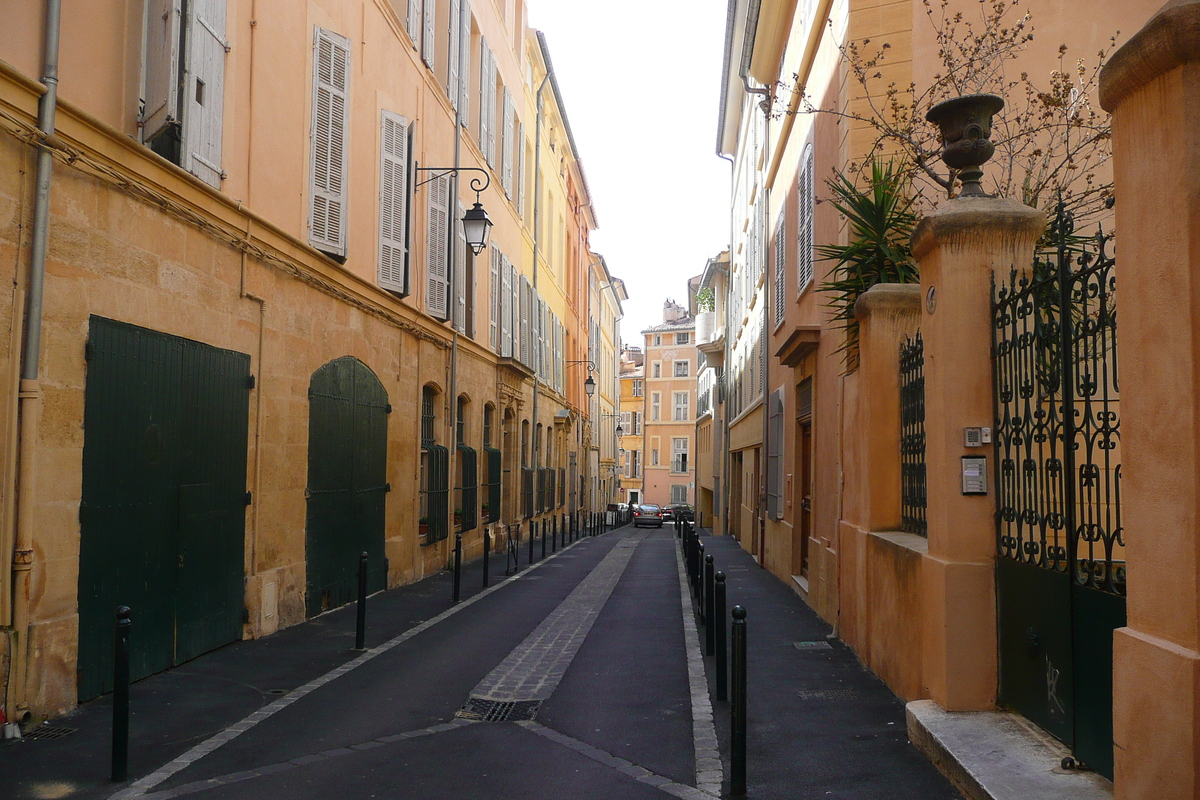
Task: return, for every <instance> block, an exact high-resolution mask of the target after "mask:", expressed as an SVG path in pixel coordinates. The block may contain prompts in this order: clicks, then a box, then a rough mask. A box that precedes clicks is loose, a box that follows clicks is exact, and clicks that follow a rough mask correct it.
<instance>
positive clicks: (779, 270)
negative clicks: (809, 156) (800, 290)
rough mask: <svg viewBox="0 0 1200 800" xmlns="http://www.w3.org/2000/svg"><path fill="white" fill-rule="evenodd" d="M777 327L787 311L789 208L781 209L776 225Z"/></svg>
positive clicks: (775, 278)
mask: <svg viewBox="0 0 1200 800" xmlns="http://www.w3.org/2000/svg"><path fill="white" fill-rule="evenodd" d="M771 279H772V280H773V281H774V282H775V300H774V302H775V326H776V327H778V326H780V325H782V324H783V318H784V316H785V315H786V310H787V306H786V303H787V291H786V289H785V287H786V285H787V207H786V206H785V207H784V208H781V209H779V220H778V221H777V222H776V223H775V271H774V272H773V273H772V278H771Z"/></svg>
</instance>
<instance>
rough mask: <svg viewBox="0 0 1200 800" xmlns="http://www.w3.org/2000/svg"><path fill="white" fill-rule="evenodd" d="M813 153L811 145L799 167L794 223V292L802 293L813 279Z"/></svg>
mask: <svg viewBox="0 0 1200 800" xmlns="http://www.w3.org/2000/svg"><path fill="white" fill-rule="evenodd" d="M813 178H814V175H813V151H812V145H809V146H808V151H807V152H806V153H805V155H804V163H803V164H802V165H801V167H800V181H799V183H800V185H799V186H798V187H797V188H798V191H797V195H798V196H799V201H800V202H799V207H800V213H799V219H797V221H796V234H797V236H796V245H797V250H796V292H797V293H799V292H803V291H804V290H805V289H806V288H807V287H808V285H809V284H810V283H812V279H813V192H814V187H813Z"/></svg>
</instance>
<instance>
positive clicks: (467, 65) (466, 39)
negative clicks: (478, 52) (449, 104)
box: [458, 0, 471, 127]
mask: <svg viewBox="0 0 1200 800" xmlns="http://www.w3.org/2000/svg"><path fill="white" fill-rule="evenodd" d="M459 18H460V20H461V24H460V25H459V45H458V46H459V70H458V116H459V118H460V119H461V120H462V124H463V127H466V125H467V120H468V119H470V117H471V4H470V3H469V2H467V0H462V10H461V12H460V13H459Z"/></svg>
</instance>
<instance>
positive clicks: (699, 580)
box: [692, 542, 704, 614]
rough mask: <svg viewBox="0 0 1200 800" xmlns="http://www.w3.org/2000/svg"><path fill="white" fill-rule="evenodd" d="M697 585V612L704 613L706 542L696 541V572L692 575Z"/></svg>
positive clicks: (694, 583)
mask: <svg viewBox="0 0 1200 800" xmlns="http://www.w3.org/2000/svg"><path fill="white" fill-rule="evenodd" d="M692 581H693V585H695V587H696V602H697V603H698V607H697V609H696V611H697V613H700V614H703V611H702V609H703V608H704V542H697V543H696V573H695V574H694V575H693V576H692Z"/></svg>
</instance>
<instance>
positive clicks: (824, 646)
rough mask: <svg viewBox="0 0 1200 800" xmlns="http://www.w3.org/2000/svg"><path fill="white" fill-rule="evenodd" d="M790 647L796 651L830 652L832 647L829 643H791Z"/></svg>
mask: <svg viewBox="0 0 1200 800" xmlns="http://www.w3.org/2000/svg"><path fill="white" fill-rule="evenodd" d="M792 646H793V647H795V648H796V649H797V650H832V649H833V645H831V644H830V643H829V642H792Z"/></svg>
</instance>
